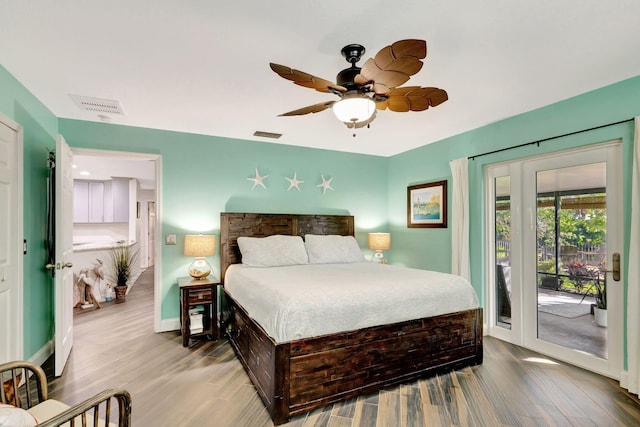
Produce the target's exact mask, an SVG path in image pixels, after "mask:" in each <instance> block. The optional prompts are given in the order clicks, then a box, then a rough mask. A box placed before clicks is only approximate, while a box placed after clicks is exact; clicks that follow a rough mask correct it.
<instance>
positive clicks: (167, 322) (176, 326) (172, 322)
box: [156, 317, 180, 332]
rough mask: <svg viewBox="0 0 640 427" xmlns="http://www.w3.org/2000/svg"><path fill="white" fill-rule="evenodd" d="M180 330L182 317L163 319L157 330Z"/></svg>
mask: <svg viewBox="0 0 640 427" xmlns="http://www.w3.org/2000/svg"><path fill="white" fill-rule="evenodd" d="M179 330H180V318H179V317H175V318H173V319H162V320H160V325H159V327H158V329H157V330H156V332H169V331H179Z"/></svg>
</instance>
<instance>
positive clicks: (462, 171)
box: [449, 157, 471, 280]
mask: <svg viewBox="0 0 640 427" xmlns="http://www.w3.org/2000/svg"><path fill="white" fill-rule="evenodd" d="M449 167H450V168H451V174H452V176H453V201H452V203H451V273H452V274H457V275H459V276H462V277H464V278H465V279H467V280H469V279H470V276H471V275H470V273H469V170H468V167H469V164H468V160H467V158H466V157H463V158H461V159H457V160H451V161H450V162H449Z"/></svg>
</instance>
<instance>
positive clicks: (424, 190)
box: [407, 180, 447, 228]
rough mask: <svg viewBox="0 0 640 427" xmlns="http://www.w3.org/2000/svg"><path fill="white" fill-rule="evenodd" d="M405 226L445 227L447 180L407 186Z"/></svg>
mask: <svg viewBox="0 0 640 427" xmlns="http://www.w3.org/2000/svg"><path fill="white" fill-rule="evenodd" d="M407 227H409V228H447V181H446V180H445V181H436V182H430V183H427V184H418V185H411V186H409V187H407Z"/></svg>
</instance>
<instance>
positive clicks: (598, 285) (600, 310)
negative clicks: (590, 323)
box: [581, 276, 607, 327]
mask: <svg viewBox="0 0 640 427" xmlns="http://www.w3.org/2000/svg"><path fill="white" fill-rule="evenodd" d="M592 292H593V296H594V298H595V305H594V307H593V317H594V321H595V323H596V325H598V326H603V327H606V326H607V286H606V279H603V280H602V281H601V280H600V276H598V277H597V278H595V279H594V280H593V281H592V282H591V284H590V285H589V287H588V288H587V290H586V292H585V293H584V295H583V297H582V301H584V299H585V298H586V297H587V295H588V294H590V293H592ZM582 301H581V302H582Z"/></svg>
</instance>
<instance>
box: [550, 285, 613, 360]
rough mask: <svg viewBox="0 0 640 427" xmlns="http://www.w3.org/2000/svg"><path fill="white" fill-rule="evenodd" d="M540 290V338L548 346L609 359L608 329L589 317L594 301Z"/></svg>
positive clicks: (563, 293)
mask: <svg viewBox="0 0 640 427" xmlns="http://www.w3.org/2000/svg"><path fill="white" fill-rule="evenodd" d="M581 300H582V295H577V294H571V293H568V292H562V291H553V290H549V289H544V288H538V337H539V338H540V339H543V340H545V341H547V342H551V343H554V344H559V345H562V346H564V347H567V348H573V349H575V350H580V351H584V352H587V353H590V354H593V355H595V356H598V357H601V358H603V359H606V358H607V348H606V343H607V341H606V340H607V328H603V327H600V326H597V325H596V324H595V323H594V319H593V315H592V314H591V313H590V311H591V310H590V307H591V303H593V301H594V299H593V298H591V297H587V298H585V299H584V301H582V302H580V301H581Z"/></svg>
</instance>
